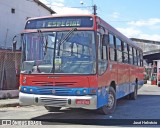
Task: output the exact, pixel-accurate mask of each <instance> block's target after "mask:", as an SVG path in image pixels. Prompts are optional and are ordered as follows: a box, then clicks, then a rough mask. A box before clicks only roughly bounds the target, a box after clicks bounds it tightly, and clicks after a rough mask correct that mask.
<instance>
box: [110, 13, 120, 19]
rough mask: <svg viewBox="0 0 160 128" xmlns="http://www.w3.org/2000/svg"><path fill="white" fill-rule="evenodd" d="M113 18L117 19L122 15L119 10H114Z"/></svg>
mask: <svg viewBox="0 0 160 128" xmlns="http://www.w3.org/2000/svg"><path fill="white" fill-rule="evenodd" d="M111 17H112V18H114V19H117V18H119V17H120V14H119V13H118V12H113V13H112V15H111Z"/></svg>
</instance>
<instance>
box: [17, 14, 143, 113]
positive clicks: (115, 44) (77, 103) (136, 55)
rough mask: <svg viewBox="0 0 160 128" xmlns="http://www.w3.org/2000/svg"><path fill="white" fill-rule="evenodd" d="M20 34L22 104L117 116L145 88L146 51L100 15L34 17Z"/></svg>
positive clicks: (20, 88)
mask: <svg viewBox="0 0 160 128" xmlns="http://www.w3.org/2000/svg"><path fill="white" fill-rule="evenodd" d="M20 36H21V50H22V57H21V73H20V87H19V91H20V92H19V101H20V104H21V105H40V106H44V107H45V108H46V109H47V110H48V111H53V112H56V111H59V110H60V109H61V108H62V107H69V108H83V109H89V110H98V111H99V112H100V113H102V114H111V113H113V112H114V111H115V108H116V102H117V99H119V98H122V97H124V96H127V97H128V98H129V99H132V100H135V99H136V98H137V91H138V89H139V88H140V87H142V86H143V80H144V74H143V72H144V68H143V52H142V49H141V48H140V47H138V46H137V45H136V44H135V43H134V42H132V41H131V40H130V39H128V38H127V37H126V36H124V35H123V34H121V33H120V32H119V31H117V30H116V29H115V28H113V27H112V26H111V25H109V24H108V23H106V22H105V21H104V20H102V19H101V18H100V17H98V16H97V15H94V14H87V15H86V14H85V15H57V14H56V15H53V16H49V17H48V16H47V17H38V18H30V19H28V20H27V21H26V25H25V29H24V31H23V32H22V33H21V34H20ZM14 42H16V41H14ZM14 46H16V45H15V43H14Z"/></svg>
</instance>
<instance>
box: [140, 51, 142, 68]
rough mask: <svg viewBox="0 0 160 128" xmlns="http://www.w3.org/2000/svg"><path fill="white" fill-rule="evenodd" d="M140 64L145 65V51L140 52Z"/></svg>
mask: <svg viewBox="0 0 160 128" xmlns="http://www.w3.org/2000/svg"><path fill="white" fill-rule="evenodd" d="M140 65H141V67H143V53H142V52H140Z"/></svg>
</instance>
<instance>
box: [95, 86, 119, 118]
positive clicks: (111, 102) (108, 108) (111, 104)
mask: <svg viewBox="0 0 160 128" xmlns="http://www.w3.org/2000/svg"><path fill="white" fill-rule="evenodd" d="M116 103H117V100H116V92H115V90H114V88H113V87H110V88H109V94H108V104H107V105H105V106H103V107H101V108H99V109H98V111H99V112H100V113H101V114H104V115H107V114H111V113H113V112H114V111H115V108H116Z"/></svg>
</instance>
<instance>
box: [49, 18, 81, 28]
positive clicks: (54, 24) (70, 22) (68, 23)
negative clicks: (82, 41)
mask: <svg viewBox="0 0 160 128" xmlns="http://www.w3.org/2000/svg"><path fill="white" fill-rule="evenodd" d="M47 26H48V27H69V26H70V27H72V26H73V27H79V26H81V20H80V19H75V20H74V19H73V20H61V21H53V22H48V25H47Z"/></svg>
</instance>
